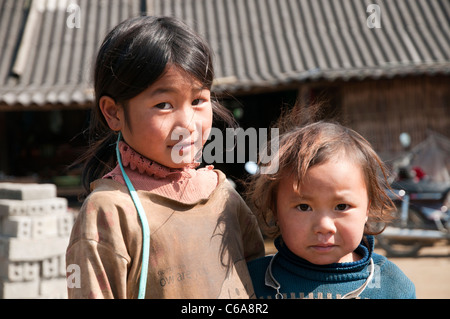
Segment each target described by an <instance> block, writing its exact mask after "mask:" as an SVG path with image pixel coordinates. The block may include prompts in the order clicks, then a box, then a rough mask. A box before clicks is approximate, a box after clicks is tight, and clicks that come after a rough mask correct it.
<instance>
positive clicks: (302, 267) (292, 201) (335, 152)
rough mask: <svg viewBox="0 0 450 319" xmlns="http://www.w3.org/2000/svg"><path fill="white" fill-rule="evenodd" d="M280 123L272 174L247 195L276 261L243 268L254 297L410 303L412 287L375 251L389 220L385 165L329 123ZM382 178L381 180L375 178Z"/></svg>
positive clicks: (366, 147) (361, 141)
mask: <svg viewBox="0 0 450 319" xmlns="http://www.w3.org/2000/svg"><path fill="white" fill-rule="evenodd" d="M296 112H297V111H296V108H294V111H292V113H288V114H286V115H285V116H284V117H282V118H281V119H280V122H279V124H280V127H281V128H282V130H284V132H282V134H280V139H279V161H278V163H277V164H278V171H277V172H275V173H274V174H259V175H255V177H254V179H253V181H252V183H251V188H250V191H249V194H250V197H251V200H252V202H253V204H254V205H255V207H256V209H257V213H258V214H259V215H260V217H261V221H262V224H264V227H265V228H266V230H267V234H268V235H270V236H272V237H276V239H275V247H276V248H277V250H278V252H277V253H276V254H275V255H274V256H266V257H263V258H260V259H257V260H254V261H252V262H250V263H249V271H250V275H251V277H252V281H253V285H254V289H255V293H256V296H257V297H258V298H324V299H325V298H326V299H330V298H333V299H334V298H383V299H386V298H415V288H414V285H413V283H412V282H411V281H410V280H409V279H408V278H407V277H406V276H405V275H404V274H403V273H402V272H401V270H400V269H399V268H398V267H397V266H395V265H394V264H393V263H392V262H390V261H388V260H387V259H386V258H385V257H383V256H381V255H378V254H375V253H374V252H373V249H374V238H373V236H372V235H374V234H377V233H380V227H379V224H383V223H385V222H386V221H388V220H389V217H390V212H391V210H392V208H393V207H392V202H391V200H390V199H389V197H388V195H387V194H386V192H385V186H386V175H385V170H384V168H383V164H382V162H381V160H380V159H379V157H378V156H377V154H376V153H375V152H374V150H373V149H372V147H371V146H370V144H369V143H368V142H367V141H366V140H365V139H364V138H363V137H361V136H360V135H359V134H358V133H356V132H355V131H353V130H351V129H349V128H346V127H343V126H341V125H339V124H335V123H330V122H320V121H319V122H316V123H312V124H308V125H305V126H296V123H292V122H294V121H292V119H295V118H297V117H298V116H297V115H298V114H297V113H296ZM380 175H382V178H380Z"/></svg>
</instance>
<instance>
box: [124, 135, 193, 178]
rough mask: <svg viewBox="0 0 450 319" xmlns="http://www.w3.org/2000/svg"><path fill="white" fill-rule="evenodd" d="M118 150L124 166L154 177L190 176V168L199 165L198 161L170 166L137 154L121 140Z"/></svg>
mask: <svg viewBox="0 0 450 319" xmlns="http://www.w3.org/2000/svg"><path fill="white" fill-rule="evenodd" d="M119 151H120V154H121V156H122V163H123V166H124V167H128V168H130V169H132V170H134V171H138V172H139V173H140V174H144V173H145V174H147V175H149V176H152V177H155V178H166V177H168V176H170V175H181V176H185V177H192V170H193V169H194V168H196V167H197V166H199V165H200V163H192V164H189V165H187V166H186V167H184V168H170V167H167V166H164V165H161V164H159V163H157V162H155V161H152V160H150V159H148V158H146V157H145V156H143V155H141V154H139V153H138V152H136V151H135V150H134V149H133V148H131V147H130V146H129V145H128V144H127V143H125V142H123V141H120V142H119Z"/></svg>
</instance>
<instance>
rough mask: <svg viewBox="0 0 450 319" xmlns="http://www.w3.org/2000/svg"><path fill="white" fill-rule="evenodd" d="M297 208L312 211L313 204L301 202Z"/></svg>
mask: <svg viewBox="0 0 450 319" xmlns="http://www.w3.org/2000/svg"><path fill="white" fill-rule="evenodd" d="M297 209H298V210H299V211H301V212H308V211H311V210H312V209H311V206H309V205H308V204H300V205H298V206H297Z"/></svg>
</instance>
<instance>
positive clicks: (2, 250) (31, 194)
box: [0, 183, 74, 299]
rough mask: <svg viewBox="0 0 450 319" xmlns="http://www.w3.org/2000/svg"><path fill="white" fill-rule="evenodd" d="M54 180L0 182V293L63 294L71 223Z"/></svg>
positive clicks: (0, 295) (14, 295) (9, 295)
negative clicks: (47, 181) (16, 182)
mask: <svg viewBox="0 0 450 319" xmlns="http://www.w3.org/2000/svg"><path fill="white" fill-rule="evenodd" d="M73 216H74V215H73V213H71V212H70V211H68V207H67V200H66V199H65V198H59V197H57V196H56V186H55V185H53V184H15V183H0V298H3V299H9V298H66V297H67V284H66V263H65V251H66V248H67V244H68V241H69V236H70V232H71V229H72V225H73V221H74V219H73Z"/></svg>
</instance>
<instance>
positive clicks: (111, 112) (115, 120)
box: [99, 96, 123, 131]
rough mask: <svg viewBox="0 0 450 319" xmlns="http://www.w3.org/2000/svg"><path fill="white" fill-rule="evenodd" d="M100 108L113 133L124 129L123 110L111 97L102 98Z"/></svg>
mask: <svg viewBox="0 0 450 319" xmlns="http://www.w3.org/2000/svg"><path fill="white" fill-rule="evenodd" d="M99 107H100V110H101V111H102V114H103V116H104V117H105V120H106V122H107V123H108V126H109V128H110V129H111V130H113V131H120V130H122V127H123V108H122V107H121V106H120V105H118V104H117V103H116V101H114V99H113V98H111V97H109V96H102V97H101V98H100V101H99Z"/></svg>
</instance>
